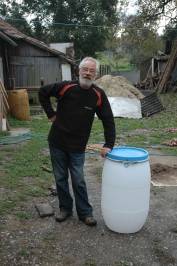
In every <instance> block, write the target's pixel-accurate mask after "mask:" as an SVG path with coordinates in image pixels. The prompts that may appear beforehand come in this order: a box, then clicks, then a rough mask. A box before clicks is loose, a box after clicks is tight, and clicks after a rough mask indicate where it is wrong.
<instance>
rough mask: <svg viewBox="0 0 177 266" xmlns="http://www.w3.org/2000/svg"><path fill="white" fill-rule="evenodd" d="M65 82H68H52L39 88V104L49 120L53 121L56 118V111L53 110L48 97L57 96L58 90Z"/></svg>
mask: <svg viewBox="0 0 177 266" xmlns="http://www.w3.org/2000/svg"><path fill="white" fill-rule="evenodd" d="M67 83H68V82H61V83H53V84H49V85H46V86H43V87H41V88H40V90H39V101H40V104H41V106H42V107H43V109H44V111H45V113H46V115H47V117H48V118H49V120H50V121H51V122H54V120H55V118H56V112H55V111H54V110H53V107H52V104H51V100H50V97H55V98H59V91H60V90H61V89H62V88H63V86H64V85H65V84H67Z"/></svg>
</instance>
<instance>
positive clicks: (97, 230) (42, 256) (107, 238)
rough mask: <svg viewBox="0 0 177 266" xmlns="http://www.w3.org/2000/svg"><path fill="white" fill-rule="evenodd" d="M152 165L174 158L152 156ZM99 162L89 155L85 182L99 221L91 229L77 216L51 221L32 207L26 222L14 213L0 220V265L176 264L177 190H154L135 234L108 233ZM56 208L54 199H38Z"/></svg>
mask: <svg viewBox="0 0 177 266" xmlns="http://www.w3.org/2000/svg"><path fill="white" fill-rule="evenodd" d="M150 161H151V163H152V164H153V163H157V162H158V163H162V164H168V165H169V166H173V165H174V164H175V163H176V158H173V157H169V158H168V157H165V156H152V157H151V158H150ZM102 165H103V160H102V159H101V158H99V157H98V156H97V155H96V154H87V159H86V173H85V174H86V180H87V184H88V191H89V198H90V201H91V203H92V205H93V206H94V214H95V217H96V218H97V220H98V225H97V227H94V228H90V227H87V226H86V225H84V224H83V223H82V222H80V221H78V218H77V216H76V213H75V212H74V216H73V217H72V218H71V219H69V220H68V221H66V222H64V223H61V224H60V223H56V222H55V221H54V217H47V218H43V219H41V218H39V216H38V214H37V212H36V210H35V208H34V203H36V199H33V201H32V202H30V203H28V204H26V207H24V209H25V210H26V211H28V212H29V213H30V217H29V218H28V219H23V220H20V219H17V217H16V216H15V215H13V214H11V215H8V216H6V217H1V218H0V237H1V242H0V248H1V249H0V265H2V266H6V265H7V266H9V265H10V266H13V265H36V266H38V265H43V266H46V265H50V266H56V265H61V266H62V265H63V266H65V265H73V266H80V265H83V266H84V265H85V266H96V265H100V266H133V265H135V266H160V265H162V266H163V265H164V266H167V265H168V266H170V265H177V207H176V206H177V187H160V188H159V187H152V188H151V200H150V211H149V216H148V219H147V222H146V224H145V226H144V227H143V229H142V230H141V231H140V232H138V233H136V234H127V235H126V234H118V233H114V232H111V231H110V230H109V229H108V228H107V227H106V226H105V224H104V221H103V218H102V216H101V208H100V199H101V179H100V176H101V169H102ZM46 201H48V202H50V204H51V205H52V206H53V207H54V208H57V206H58V202H57V198H56V197H52V196H49V197H48V198H45V199H44V198H43V199H38V202H46Z"/></svg>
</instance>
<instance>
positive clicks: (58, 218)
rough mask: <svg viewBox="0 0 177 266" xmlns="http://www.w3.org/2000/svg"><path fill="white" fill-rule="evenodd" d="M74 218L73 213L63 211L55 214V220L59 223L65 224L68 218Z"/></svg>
mask: <svg viewBox="0 0 177 266" xmlns="http://www.w3.org/2000/svg"><path fill="white" fill-rule="evenodd" d="M70 216H72V212H68V211H64V210H61V211H60V212H56V213H55V220H56V221H57V222H59V223H61V222H64V221H65V220H66V219H67V218H68V217H70Z"/></svg>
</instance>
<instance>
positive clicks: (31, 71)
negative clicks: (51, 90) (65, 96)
mask: <svg viewBox="0 0 177 266" xmlns="http://www.w3.org/2000/svg"><path fill="white" fill-rule="evenodd" d="M63 64H64V65H65V64H67V66H68V67H69V69H70V72H71V78H73V75H74V60H73V58H69V57H68V56H66V55H65V54H64V53H62V52H60V51H58V50H56V49H53V48H51V47H49V46H48V45H47V44H45V43H43V42H41V41H39V40H37V39H34V38H31V37H29V36H27V35H25V34H23V33H22V32H20V31H18V30H17V29H16V28H15V27H13V26H11V25H10V24H9V23H7V22H5V21H4V20H3V19H1V18H0V78H1V79H2V80H3V81H4V85H5V87H6V89H10V88H12V87H13V88H26V89H29V90H32V89H37V88H39V87H40V86H41V83H44V84H48V83H53V82H59V81H62V80H63V77H62V65H63Z"/></svg>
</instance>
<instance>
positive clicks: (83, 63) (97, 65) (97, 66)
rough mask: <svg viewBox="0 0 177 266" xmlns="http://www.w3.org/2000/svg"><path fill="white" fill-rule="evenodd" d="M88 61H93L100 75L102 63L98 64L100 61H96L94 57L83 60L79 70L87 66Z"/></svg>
mask: <svg viewBox="0 0 177 266" xmlns="http://www.w3.org/2000/svg"><path fill="white" fill-rule="evenodd" d="M86 61H93V62H94V63H95V64H96V72H97V73H99V70H100V63H99V62H98V60H96V59H95V58H93V57H85V58H84V59H82V61H81V62H80V64H79V69H80V68H81V67H83V66H84V65H85V62H86Z"/></svg>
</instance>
